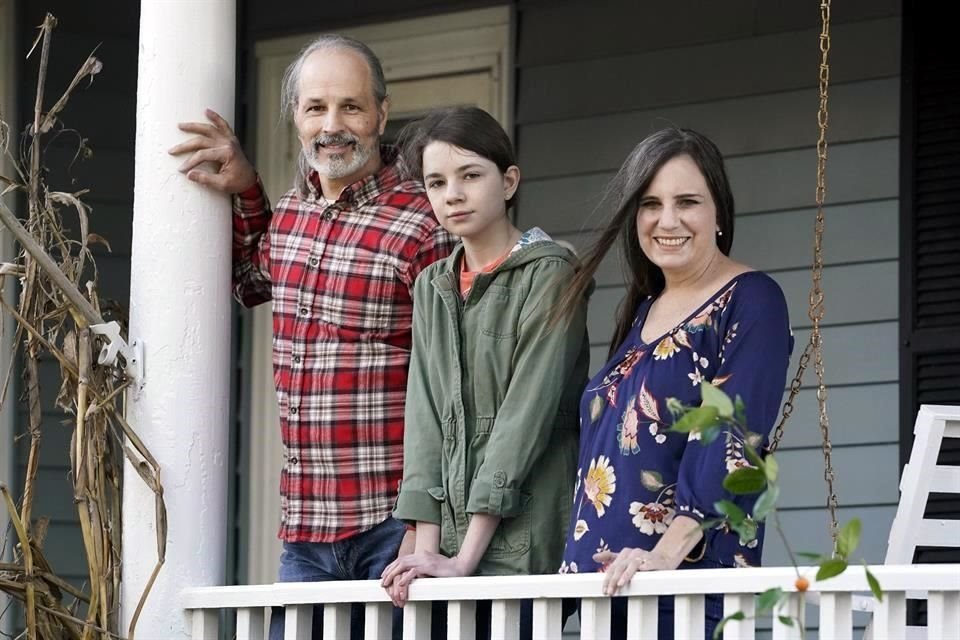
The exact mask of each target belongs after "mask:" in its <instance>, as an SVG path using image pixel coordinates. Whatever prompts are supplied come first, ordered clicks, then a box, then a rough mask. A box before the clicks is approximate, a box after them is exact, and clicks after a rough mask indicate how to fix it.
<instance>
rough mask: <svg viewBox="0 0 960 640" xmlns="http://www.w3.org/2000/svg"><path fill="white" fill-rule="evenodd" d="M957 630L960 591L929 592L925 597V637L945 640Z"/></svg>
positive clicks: (958, 627)
mask: <svg viewBox="0 0 960 640" xmlns="http://www.w3.org/2000/svg"><path fill="white" fill-rule="evenodd" d="M950 629H953V631H950ZM958 629H960V591H931V592H930V594H929V595H928V596H927V637H928V638H931V640H932V639H933V638H946V637H948V636H949V634H950V633H954V634H955V633H957V630H958Z"/></svg>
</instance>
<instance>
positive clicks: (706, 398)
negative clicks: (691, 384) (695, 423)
mask: <svg viewBox="0 0 960 640" xmlns="http://www.w3.org/2000/svg"><path fill="white" fill-rule="evenodd" d="M700 393H701V394H702V395H703V405H702V406H704V407H715V408H716V409H717V414H719V415H720V416H722V417H724V418H732V417H733V402H731V400H730V396H728V395H727V394H725V393H724V392H723V391H720V389H718V388H716V387H715V386H713V384H711V383H710V382H707V381H706V380H704V381H703V383H701V385H700Z"/></svg>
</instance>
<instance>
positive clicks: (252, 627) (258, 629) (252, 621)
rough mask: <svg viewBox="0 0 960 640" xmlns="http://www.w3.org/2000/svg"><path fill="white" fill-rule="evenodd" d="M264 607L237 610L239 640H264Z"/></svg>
mask: <svg viewBox="0 0 960 640" xmlns="http://www.w3.org/2000/svg"><path fill="white" fill-rule="evenodd" d="M263 618H264V616H263V607H249V608H243V609H237V640H263Z"/></svg>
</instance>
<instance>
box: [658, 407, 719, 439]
mask: <svg viewBox="0 0 960 640" xmlns="http://www.w3.org/2000/svg"><path fill="white" fill-rule="evenodd" d="M716 423H717V408H716V407H697V408H696V409H691V410H690V411H688V412H687V413H685V414H684V415H683V417H682V418H680V419H679V420H677V421H676V422H674V423H673V426H672V427H670V430H671V431H679V432H681V433H689V432H691V431H701V430H702V429H703V428H704V427H709V426H710V425H712V424H716Z"/></svg>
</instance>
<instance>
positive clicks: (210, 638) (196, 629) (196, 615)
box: [190, 609, 220, 640]
mask: <svg viewBox="0 0 960 640" xmlns="http://www.w3.org/2000/svg"><path fill="white" fill-rule="evenodd" d="M191 617H192V620H191V621H190V622H191V626H192V627H193V629H192V630H191V637H192V640H217V639H218V637H219V636H220V612H219V611H218V610H216V609H194V611H193V614H192V616H191Z"/></svg>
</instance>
